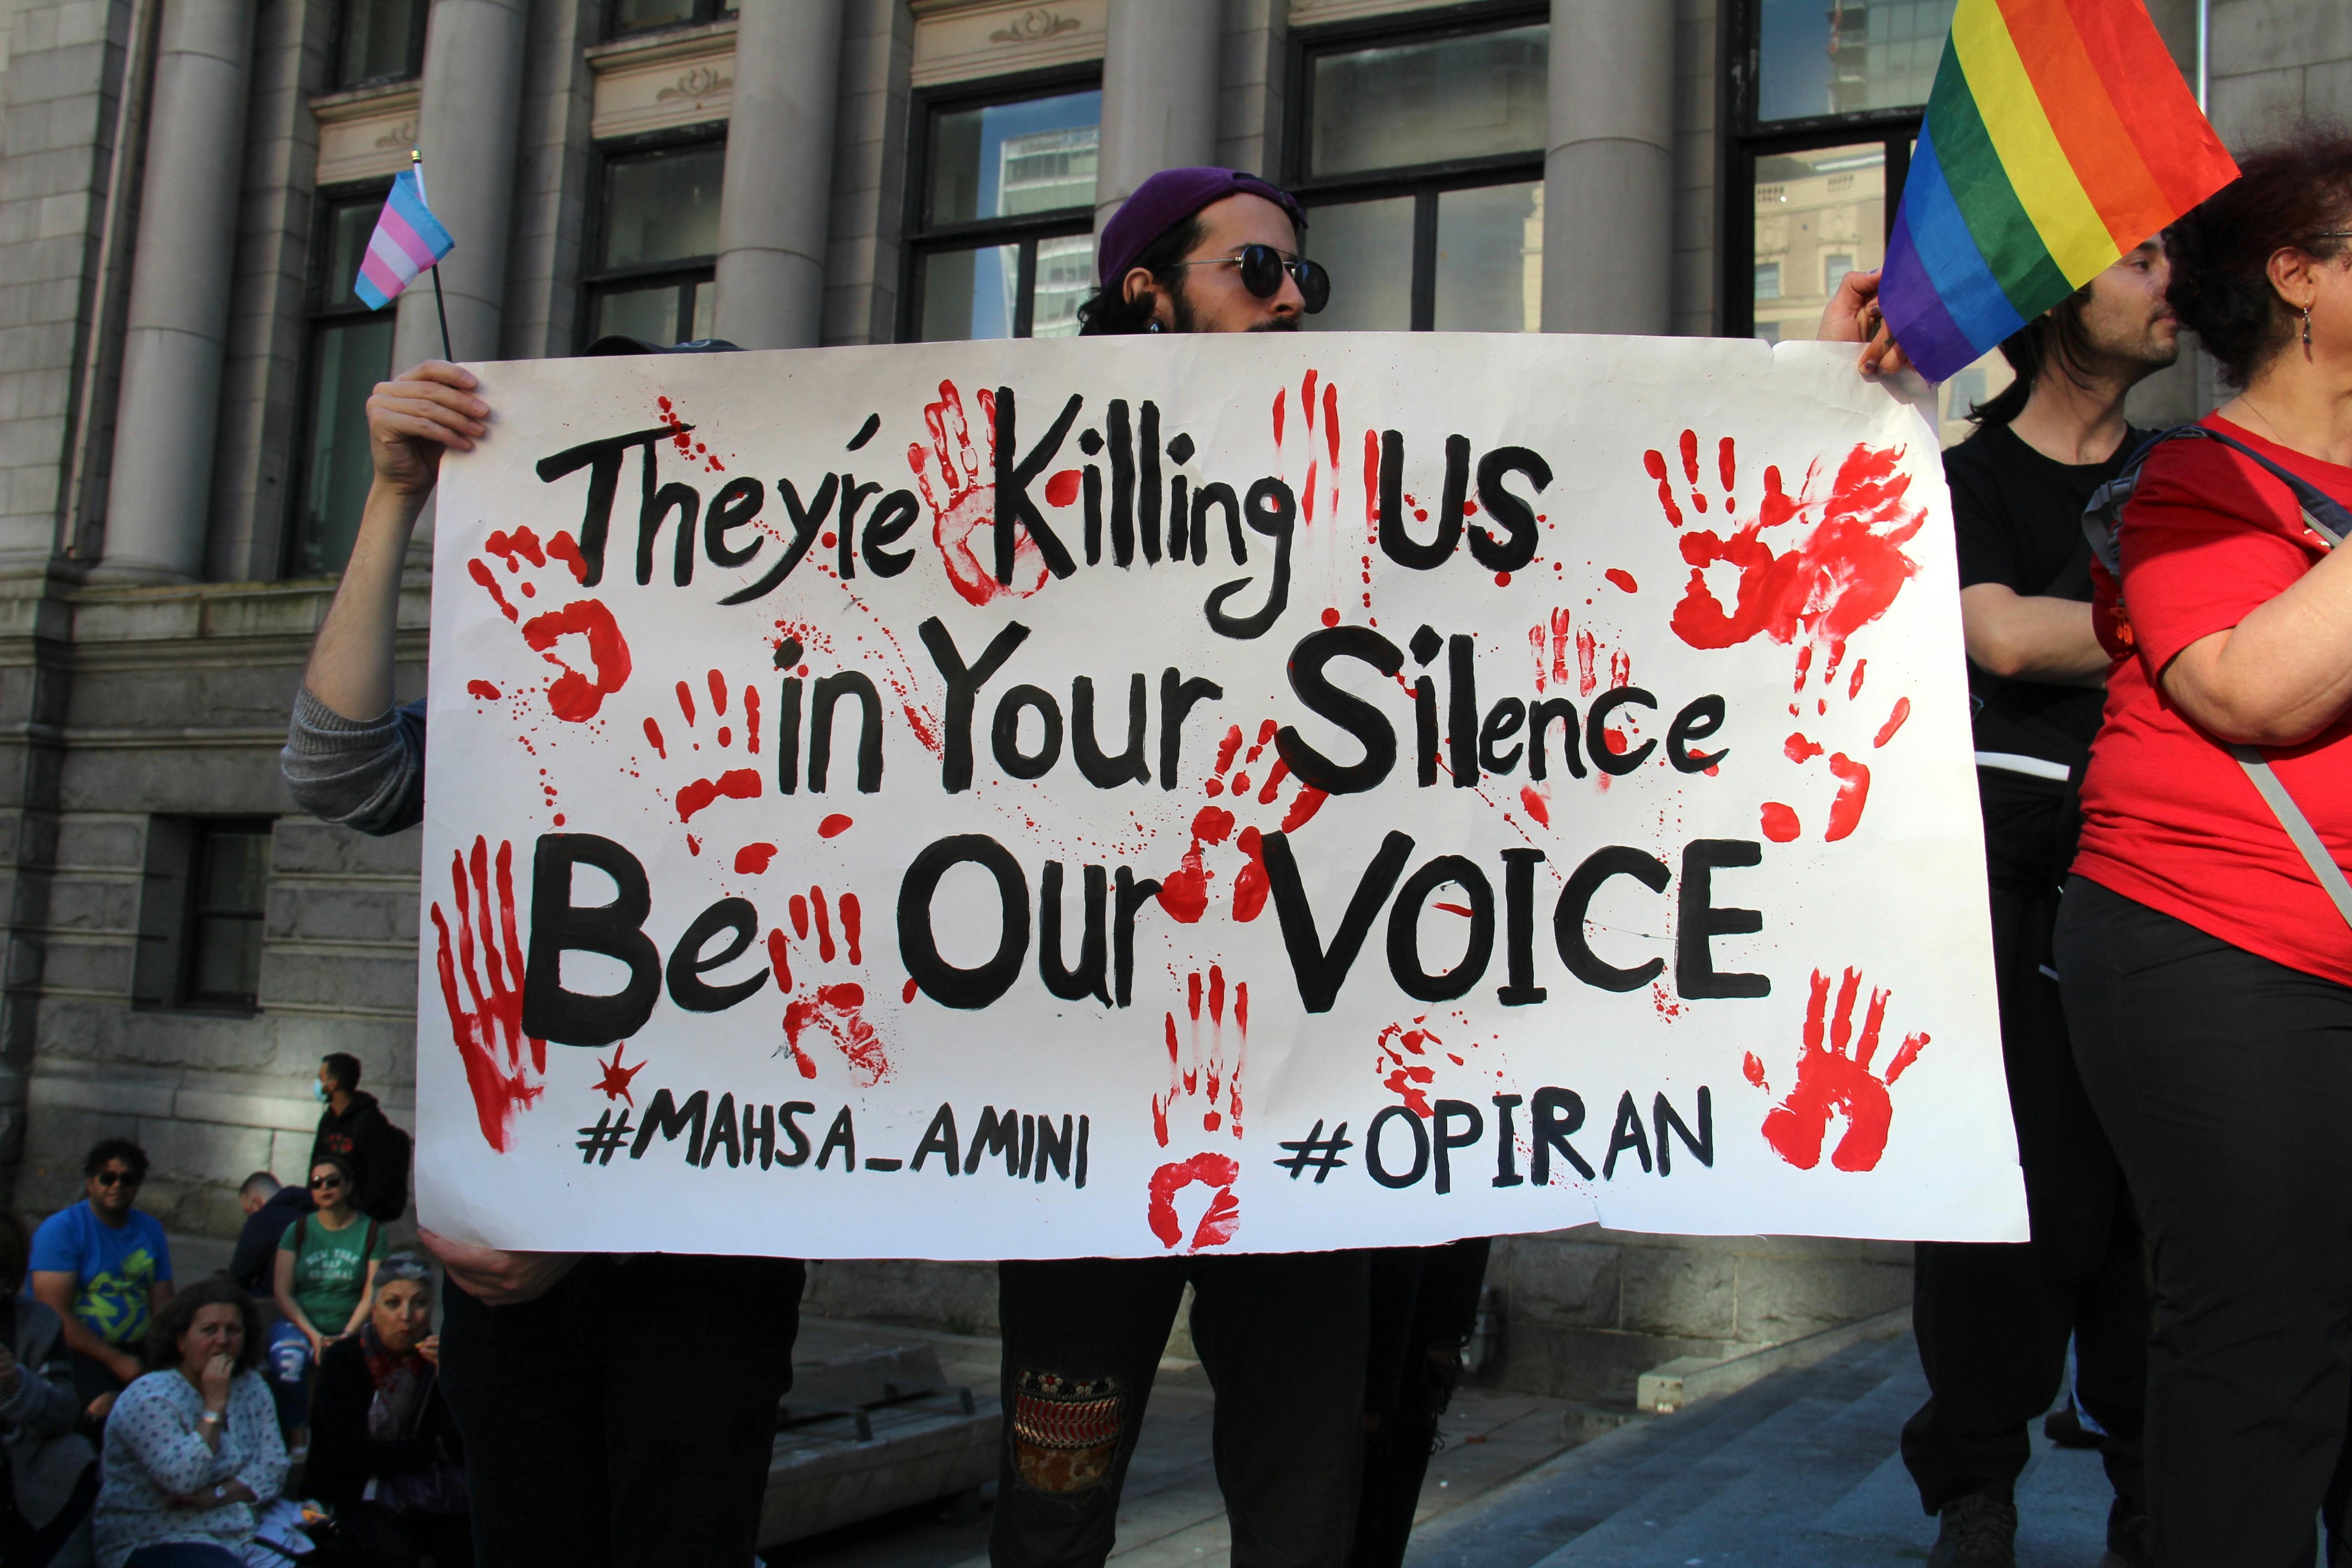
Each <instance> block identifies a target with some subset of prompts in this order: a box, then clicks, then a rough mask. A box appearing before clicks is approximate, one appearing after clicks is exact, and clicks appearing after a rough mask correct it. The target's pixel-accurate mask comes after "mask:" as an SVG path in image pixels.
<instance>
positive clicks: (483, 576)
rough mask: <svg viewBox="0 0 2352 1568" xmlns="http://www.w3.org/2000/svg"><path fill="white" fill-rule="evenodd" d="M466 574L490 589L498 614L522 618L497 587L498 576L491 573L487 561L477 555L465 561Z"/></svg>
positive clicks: (514, 619) (510, 617)
mask: <svg viewBox="0 0 2352 1568" xmlns="http://www.w3.org/2000/svg"><path fill="white" fill-rule="evenodd" d="M466 574H467V576H469V577H471V578H473V580H474V581H475V582H477V583H479V584H481V585H482V586H483V587H485V588H488V590H489V591H490V597H491V598H493V599H495V600H497V601H498V605H499V614H500V615H502V616H506V618H507V619H509V620H510V621H517V620H520V619H521V618H522V613H521V612H520V611H519V610H517V609H516V608H515V607H514V606H513V605H509V604H508V603H507V596H506V595H505V594H504V593H502V592H501V591H500V590H499V580H498V578H497V577H496V576H494V575H492V574H491V572H490V567H489V563H488V562H487V561H484V560H482V559H481V558H480V557H478V556H477V557H476V558H475V559H473V560H471V561H468V562H467V563H466Z"/></svg>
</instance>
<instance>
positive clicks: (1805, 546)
mask: <svg viewBox="0 0 2352 1568" xmlns="http://www.w3.org/2000/svg"><path fill="white" fill-rule="evenodd" d="M1902 456H1903V453H1902V450H1901V448H1899V447H1889V448H1884V449H1880V448H1873V447H1868V446H1856V447H1854V448H1853V450H1852V451H1851V452H1849V453H1848V454H1847V455H1846V458H1845V461H1844V463H1843V465H1842V466H1841V467H1840V468H1839V469H1838V473H1837V478H1836V479H1835V481H1834V482H1833V483H1832V486H1831V489H1830V491H1829V494H1828V495H1827V497H1826V498H1824V499H1822V500H1818V501H1816V500H1814V499H1813V498H1812V494H1811V491H1812V483H1813V479H1814V478H1815V475H1816V473H1817V471H1818V470H1817V469H1808V470H1807V472H1806V475H1805V482H1804V484H1803V485H1802V486H1801V487H1800V489H1799V491H1798V493H1797V494H1796V495H1795V496H1790V495H1789V494H1788V493H1787V492H1786V491H1785V490H1784V489H1782V488H1781V479H1780V469H1779V468H1767V469H1765V470H1764V500H1763V502H1762V504H1761V506H1760V507H1759V510H1758V513H1757V517H1756V520H1755V521H1752V522H1748V523H1746V524H1744V525H1742V526H1740V527H1739V528H1738V529H1735V530H1734V531H1732V533H1731V534H1730V536H1729V537H1728V538H1726V537H1724V536H1722V535H1720V534H1717V533H1715V532H1712V531H1705V530H1701V531H1694V532H1691V533H1686V534H1685V535H1683V537H1682V540H1681V549H1682V556H1683V560H1684V561H1685V563H1688V564H1689V566H1690V567H1691V574H1690V581H1689V583H1688V584H1687V585H1686V586H1685V589H1684V593H1683V597H1682V601H1681V602H1680V603H1679V604H1677V605H1675V611H1674V616H1673V621H1672V625H1673V626H1674V629H1675V636H1677V637H1681V638H1682V639H1683V641H1685V643H1688V644H1689V645H1690V646H1691V647H1696V648H1726V647H1735V646H1737V645H1738V644H1740V643H1744V642H1746V641H1748V639H1749V638H1751V637H1757V636H1759V635H1761V636H1764V637H1770V638H1771V639H1772V640H1773V641H1775V642H1780V643H1790V642H1794V641H1796V640H1797V639H1798V638H1800V637H1805V638H1808V639H1810V640H1811V641H1814V642H1821V643H1825V644H1827V645H1828V646H1829V647H1830V649H1831V655H1832V663H1834V661H1835V660H1836V658H1839V657H1841V656H1842V655H1843V651H1844V647H1845V642H1846V639H1847V638H1849V637H1852V636H1853V634H1854V633H1855V632H1856V631H1858V630H1860V629H1861V628H1862V627H1863V626H1867V625H1869V624H1870V623H1871V622H1872V621H1874V620H1876V619H1877V618H1878V617H1879V616H1882V615H1885V613H1886V610H1887V608H1888V606H1889V605H1893V604H1894V602H1895V595H1897V594H1899V593H1900V592H1901V591H1902V588H1903V584H1905V583H1906V582H1907V581H1908V580H1909V579H1910V578H1911V577H1912V576H1914V575H1915V574H1916V573H1917V572H1918V569H1919V568H1918V563H1916V562H1914V561H1913V560H1912V559H1911V558H1910V557H1909V556H1907V555H1906V554H1904V553H1903V551H1902V548H1901V547H1902V546H1903V545H1904V544H1906V543H1907V542H1909V541H1910V540H1911V538H1912V536H1913V535H1915V534H1916V533H1917V532H1918V531H1919V530H1920V529H1921V528H1922V527H1923V526H1925V524H1926V522H1927V512H1926V510H1924V509H1910V508H1908V507H1907V506H1906V497H1907V496H1908V493H1909V490H1910V486H1911V480H1910V477H1909V476H1908V475H1906V474H1904V473H1902V472H1900V471H1899V470H1898V467H1897V465H1898V464H1899V463H1900V461H1901V459H1902ZM1816 512H1818V515H1819V517H1820V521H1819V522H1818V523H1816V524H1815V525H1814V526H1813V528H1812V530H1811V532H1810V533H1808V534H1806V535H1805V536H1804V537H1803V538H1802V539H1801V541H1799V542H1796V543H1795V544H1794V545H1793V546H1792V547H1791V548H1790V549H1789V550H1788V551H1786V552H1775V551H1774V550H1773V548H1772V546H1771V544H1770V543H1769V542H1767V541H1766V540H1765V539H1764V537H1763V533H1764V531H1765V530H1767V529H1770V528H1780V527H1783V526H1786V525H1788V524H1790V523H1791V522H1797V521H1801V520H1803V519H1804V518H1806V517H1808V516H1810V515H1812V514H1814V513H1816ZM1881 529H1884V530H1885V531H1880V530H1881ZM1718 564H1721V565H1728V566H1731V567H1733V568H1734V569H1736V570H1737V571H1738V589H1737V592H1736V593H1735V595H1734V597H1733V603H1732V605H1731V607H1730V608H1728V609H1727V608H1726V607H1725V606H1724V605H1723V604H1722V602H1721V601H1720V600H1718V599H1717V597H1716V596H1715V593H1714V590H1713V589H1711V588H1710V587H1709V586H1708V585H1707V581H1706V568H1707V567H1709V566H1714V565H1718Z"/></svg>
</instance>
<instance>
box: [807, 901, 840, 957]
mask: <svg viewBox="0 0 2352 1568" xmlns="http://www.w3.org/2000/svg"><path fill="white" fill-rule="evenodd" d="M809 910H810V911H811V912H812V913H813V914H814V915H815V916H816V955H817V956H818V957H819V958H821V959H823V960H824V961H825V962H826V963H832V962H833V961H834V958H835V948H834V945H833V912H832V910H831V908H830V906H828V905H827V904H826V903H825V901H824V889H823V888H811V889H809Z"/></svg>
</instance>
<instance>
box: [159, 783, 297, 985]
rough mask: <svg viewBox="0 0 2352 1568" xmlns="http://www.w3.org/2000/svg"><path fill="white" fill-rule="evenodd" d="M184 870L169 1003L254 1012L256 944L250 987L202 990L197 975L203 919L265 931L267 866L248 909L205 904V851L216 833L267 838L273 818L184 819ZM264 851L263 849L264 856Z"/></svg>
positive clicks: (200, 964) (257, 970) (200, 963)
mask: <svg viewBox="0 0 2352 1568" xmlns="http://www.w3.org/2000/svg"><path fill="white" fill-rule="evenodd" d="M188 826H189V835H188V870H187V889H186V902H185V905H184V909H185V914H184V926H183V929H184V931H185V932H186V935H185V937H184V940H183V941H182V942H181V943H180V955H179V957H180V964H179V976H178V979H177V982H176V983H175V984H174V985H173V993H172V1001H173V1006H174V1007H176V1008H179V1009H180V1010H182V1011H185V1012H201V1013H235V1014H241V1015H243V1014H253V1013H257V1012H259V1011H260V1010H261V1001H260V993H261V968H260V963H259V955H258V950H257V953H256V962H255V964H254V976H253V981H254V988H253V990H252V991H250V992H236V993H234V994H231V993H224V992H201V991H198V990H197V989H196V976H197V975H198V974H199V973H201V972H202V969H203V960H204V942H203V935H204V929H205V928H204V925H203V923H202V922H203V921H204V920H205V919H212V920H236V921H251V922H252V923H253V924H254V925H255V926H257V927H259V928H261V929H262V931H263V933H264V935H265V937H266V936H267V931H268V915H269V874H268V868H267V867H266V866H265V868H264V870H263V873H262V879H261V898H260V902H259V903H258V904H257V905H256V906H255V907H253V908H252V909H250V910H245V909H217V910H215V909H209V908H207V907H206V906H205V902H204V884H205V870H206V868H207V862H206V853H207V851H208V849H209V847H210V846H211V844H212V842H213V840H214V839H215V837H227V836H229V835H231V834H236V835H239V836H253V837H260V838H261V839H262V840H263V842H264V844H265V845H268V844H269V843H270V840H271V837H272V833H273V829H274V828H275V826H276V819H275V818H273V817H268V816H215V817H198V818H195V819H194V820H193V821H191V822H190V823H189V825H188ZM266 856H267V851H265V858H266Z"/></svg>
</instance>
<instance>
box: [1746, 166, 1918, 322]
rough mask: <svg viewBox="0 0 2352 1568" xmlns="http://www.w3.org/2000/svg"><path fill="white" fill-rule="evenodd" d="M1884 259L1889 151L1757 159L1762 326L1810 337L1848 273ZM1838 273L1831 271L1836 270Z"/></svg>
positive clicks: (1758, 282) (1758, 289)
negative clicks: (1831, 297)
mask: <svg viewBox="0 0 2352 1568" xmlns="http://www.w3.org/2000/svg"><path fill="white" fill-rule="evenodd" d="M1885 256H1886V149H1885V146H1884V145H1883V144H1881V143H1879V142H1863V143H1860V144H1857V145H1853V146H1847V147H1820V148H1815V149H1814V150H1812V151H1811V152H1807V153H1774V154H1772V155H1771V156H1769V157H1763V158H1759V159H1757V160H1756V292H1755V296H1754V298H1755V300H1756V327H1757V336H1759V337H1764V336H1765V332H1764V329H1765V328H1766V327H1767V326H1769V327H1771V328H1772V329H1773V332H1774V334H1775V335H1774V336H1772V337H1770V338H1769V340H1768V341H1769V342H1793V341H1795V340H1798V339H1801V338H1810V337H1811V336H1812V335H1813V333H1814V332H1815V331H1818V330H1819V329H1820V327H1821V321H1822V307H1823V306H1825V305H1827V304H1828V303H1829V295H1830V291H1831V289H1833V288H1835V287H1836V284H1837V280H1838V279H1841V278H1843V277H1844V276H1845V274H1846V273H1848V272H1850V271H1853V270H1855V269H1856V268H1859V269H1861V270H1863V271H1865V272H1866V271H1868V270H1870V269H1871V268H1874V267H1876V266H1877V265H1878V264H1879V263H1880V262H1881V261H1882V260H1884V259H1885ZM1832 263H1835V264H1836V270H1835V271H1834V272H1832V270H1831V267H1832Z"/></svg>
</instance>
